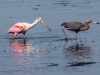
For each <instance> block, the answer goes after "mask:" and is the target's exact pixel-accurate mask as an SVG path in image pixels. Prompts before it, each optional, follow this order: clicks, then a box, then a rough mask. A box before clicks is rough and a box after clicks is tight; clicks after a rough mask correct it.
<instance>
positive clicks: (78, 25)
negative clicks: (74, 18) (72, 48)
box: [61, 20, 99, 38]
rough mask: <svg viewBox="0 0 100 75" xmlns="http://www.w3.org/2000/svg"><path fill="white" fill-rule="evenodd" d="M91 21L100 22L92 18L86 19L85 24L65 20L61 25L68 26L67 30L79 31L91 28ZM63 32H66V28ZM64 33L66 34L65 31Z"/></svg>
mask: <svg viewBox="0 0 100 75" xmlns="http://www.w3.org/2000/svg"><path fill="white" fill-rule="evenodd" d="M89 23H94V24H99V23H97V22H94V21H92V20H86V21H85V23H84V24H82V23H81V22H64V23H62V24H61V26H64V27H65V28H67V30H70V31H74V32H76V33H78V32H79V31H85V30H88V29H89V28H90V26H89ZM62 30H63V29H62ZM63 32H64V30H63ZM64 34H65V32H64ZM65 36H66V34H65ZM76 38H77V34H76Z"/></svg>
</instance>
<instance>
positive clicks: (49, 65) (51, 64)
mask: <svg viewBox="0 0 100 75" xmlns="http://www.w3.org/2000/svg"><path fill="white" fill-rule="evenodd" d="M42 64H46V65H47V66H48V67H54V66H58V65H59V64H57V63H42Z"/></svg>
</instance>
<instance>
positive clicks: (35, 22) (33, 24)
mask: <svg viewBox="0 0 100 75" xmlns="http://www.w3.org/2000/svg"><path fill="white" fill-rule="evenodd" d="M37 23H38V19H36V20H35V21H34V22H33V23H32V24H31V27H34V26H35V25H36V24H37Z"/></svg>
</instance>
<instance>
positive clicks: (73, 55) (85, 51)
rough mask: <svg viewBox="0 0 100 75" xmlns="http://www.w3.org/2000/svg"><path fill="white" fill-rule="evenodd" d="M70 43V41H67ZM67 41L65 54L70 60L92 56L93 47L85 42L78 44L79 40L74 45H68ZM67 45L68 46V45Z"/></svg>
mask: <svg viewBox="0 0 100 75" xmlns="http://www.w3.org/2000/svg"><path fill="white" fill-rule="evenodd" d="M66 43H68V42H66ZM66 43H65V46H64V49H63V50H64V53H65V56H66V57H67V58H68V59H70V60H72V61H73V60H82V61H83V59H90V58H91V48H90V46H85V44H83V43H82V44H78V43H77V40H76V43H75V44H73V45H69V46H67V45H66ZM66 46H67V47H66Z"/></svg>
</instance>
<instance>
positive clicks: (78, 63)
mask: <svg viewBox="0 0 100 75" xmlns="http://www.w3.org/2000/svg"><path fill="white" fill-rule="evenodd" d="M96 63H97V62H72V63H69V64H71V65H69V66H85V65H90V64H96Z"/></svg>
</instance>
